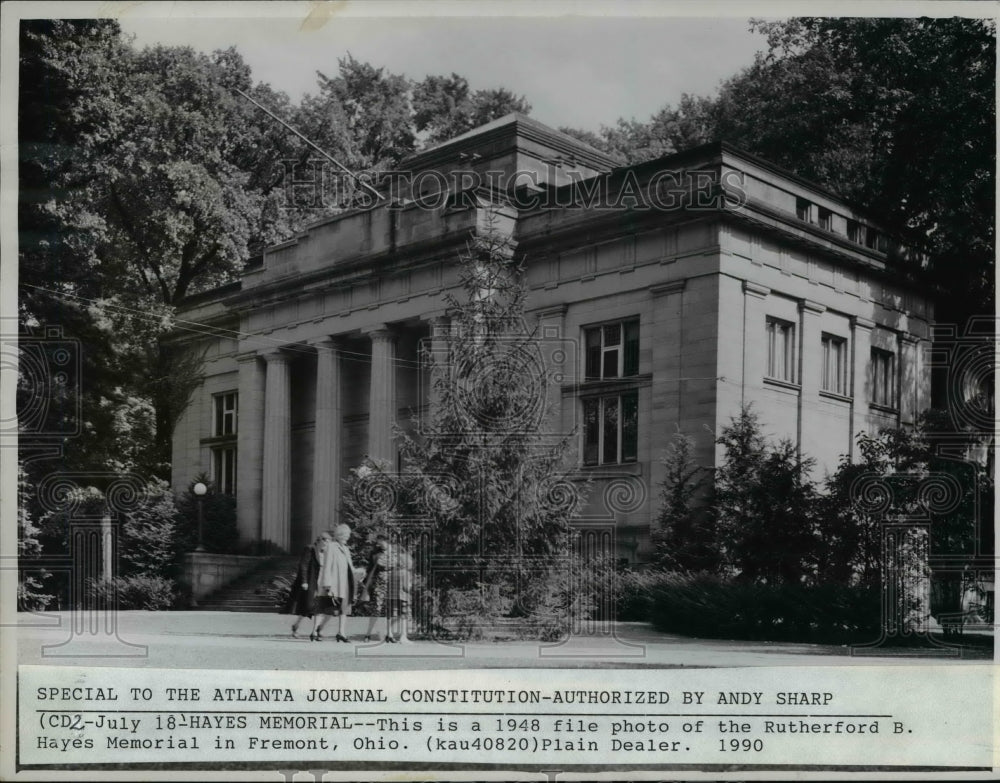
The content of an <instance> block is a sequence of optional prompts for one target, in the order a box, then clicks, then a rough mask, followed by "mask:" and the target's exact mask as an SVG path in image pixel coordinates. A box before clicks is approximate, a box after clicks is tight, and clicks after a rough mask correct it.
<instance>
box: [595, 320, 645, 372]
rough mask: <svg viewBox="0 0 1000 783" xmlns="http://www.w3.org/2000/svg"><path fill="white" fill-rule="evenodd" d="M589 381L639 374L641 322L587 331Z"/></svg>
mask: <svg viewBox="0 0 1000 783" xmlns="http://www.w3.org/2000/svg"><path fill="white" fill-rule="evenodd" d="M584 345H585V350H586V361H585V370H584V372H585V374H586V380H600V379H603V378H627V377H629V376H632V375H638V374H639V321H637V320H632V321H620V322H618V323H613V324H605V325H603V326H596V327H593V328H591V329H586V330H584Z"/></svg>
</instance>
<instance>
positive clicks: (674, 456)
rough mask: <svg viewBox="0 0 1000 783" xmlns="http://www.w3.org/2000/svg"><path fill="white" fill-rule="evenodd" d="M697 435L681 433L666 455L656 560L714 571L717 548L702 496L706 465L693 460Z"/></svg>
mask: <svg viewBox="0 0 1000 783" xmlns="http://www.w3.org/2000/svg"><path fill="white" fill-rule="evenodd" d="M694 446H695V442H694V439H693V438H691V437H690V436H688V435H683V434H681V433H678V434H676V435H675V436H674V439H673V442H672V443H671V444H670V446H668V447H667V452H666V454H665V455H664V456H663V460H662V462H663V467H664V469H665V475H664V477H663V482H662V484H661V485H660V510H659V513H658V515H657V519H656V524H655V526H654V532H653V546H654V551H655V553H656V554H655V563H656V565H657V566H658V567H659V568H662V569H666V570H681V571H709V572H712V571H715V570H717V568H718V564H719V557H718V554H719V553H718V548H717V545H716V541H715V531H714V530H713V528H712V525H711V522H712V519H711V516H710V515H709V514H708V513H707V509H706V508H704V503H703V502H699V501H702V500H704V498H703V497H702V495H703V494H704V493H703V490H704V489H705V488H706V487H705V483H706V478H707V476H706V473H705V469H704V468H702V467H701V466H700V465H698V464H697V463H696V462H694V460H693V458H692V452H693V451H694Z"/></svg>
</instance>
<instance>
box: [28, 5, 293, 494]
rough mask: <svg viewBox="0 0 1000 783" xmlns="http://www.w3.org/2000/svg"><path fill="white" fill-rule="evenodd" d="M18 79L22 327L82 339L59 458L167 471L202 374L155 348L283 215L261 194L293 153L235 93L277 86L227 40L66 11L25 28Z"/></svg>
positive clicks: (273, 185) (270, 189)
mask: <svg viewBox="0 0 1000 783" xmlns="http://www.w3.org/2000/svg"><path fill="white" fill-rule="evenodd" d="M21 83H22V86H23V89H22V95H21V107H22V109H23V111H22V115H21V117H20V126H19V132H20V138H21V147H20V149H21V153H22V158H21V167H20V168H21V172H22V175H23V176H22V180H21V182H22V191H21V194H20V197H21V202H22V205H23V207H24V208H23V209H22V211H21V215H20V228H21V248H20V251H21V252H20V260H21V286H22V287H21V293H22V299H21V310H20V315H21V325H22V330H23V331H30V330H32V329H39V328H41V327H43V326H53V325H59V326H62V327H63V330H64V334H66V336H67V337H70V338H73V339H77V340H80V341H81V342H82V343H83V344H85V345H86V346H87V350H86V351H84V352H83V353H82V355H81V361H82V363H83V367H82V372H81V374H80V375H81V377H84V378H86V379H87V382H86V384H81V383H77V386H76V388H77V390H78V394H79V395H80V397H79V399H78V400H77V399H74V400H71V402H72V403H73V404H74V407H75V404H76V403H77V402H79V403H80V409H81V411H82V412H83V418H82V420H81V421H80V422H79V425H80V426H79V430H80V432H81V435H80V437H79V438H77V439H75V440H74V441H72V442H69V443H67V449H66V450H67V452H68V453H67V454H66V455H65V460H66V461H65V462H64V467H71V466H72V465H73V464H74V462H75V461H76V460H80V461H81V462H85V463H89V464H90V466H91V467H93V466H99V467H100V468H101V469H102V470H119V471H121V470H131V469H135V468H138V469H140V470H141V471H142V472H146V473H153V474H159V475H165V474H166V472H167V470H168V468H167V466H168V463H169V448H170V446H169V443H170V435H171V432H172V429H173V423H174V421H175V419H176V416H177V414H178V413H179V409H180V407H181V406H182V404H183V403H184V402H186V397H187V394H188V393H189V391H190V388H191V386H192V383H193V382H195V381H196V375H195V374H193V370H192V366H193V365H192V362H191V357H186V356H181V355H178V354H176V353H174V352H171V351H168V350H167V349H166V348H165V347H163V346H161V345H160V343H159V337H160V336H161V335H162V334H163V333H164V332H165V331H167V330H169V329H170V327H171V325H172V317H173V308H174V306H175V305H176V304H177V303H178V302H179V301H180V300H182V299H183V298H184V297H185V296H186V295H187V294H189V293H192V292H195V291H198V290H203V289H205V288H209V287H212V286H215V285H218V284H219V283H222V282H228V281H229V280H231V279H233V277H235V276H236V275H237V274H238V272H239V271H240V270H241V269H242V267H243V264H244V263H245V261H246V260H247V258H248V256H249V254H250V252H251V250H252V249H253V248H256V247H259V246H260V244H261V243H263V242H270V241H274V240H275V239H278V238H281V236H283V233H282V232H283V231H286V230H288V229H289V228H290V226H289V225H288V224H287V221H285V222H283V221H282V219H281V216H280V214H278V213H277V211H276V210H272V214H271V218H273V219H268V213H267V212H266V210H265V206H269V205H270V206H273V197H274V196H275V194H276V193H277V190H276V189H277V187H278V185H279V184H280V183H281V178H282V175H283V171H282V170H281V167H280V166H276V165H275V164H276V162H279V161H280V159H281V157H282V156H283V155H288V154H291V150H290V148H287V147H282V146H281V145H280V144H279V143H278V142H279V139H278V137H277V136H276V135H275V131H274V128H273V125H274V123H273V122H272V121H271V120H269V119H266V118H264V117H263V116H262V115H261V114H260V113H259V111H258V110H257V109H256V108H254V107H252V106H251V105H249V104H248V103H246V102H245V101H244V100H243V99H242V98H240V97H239V96H238V95H236V93H235V92H234V90H235V89H243V90H244V91H253V92H256V93H257V95H258V97H261V96H267V97H269V98H276V95H275V94H274V93H273V92H272V91H270V90H269V88H267V87H266V86H265V85H258V86H257V87H254V86H253V85H252V81H251V78H250V72H249V68H248V67H247V66H246V64H245V63H243V61H242V59H241V58H240V57H239V55H238V54H237V53H236V52H235V51H234V50H228V51H223V52H216V53H215V54H213V55H211V56H209V55H202V54H196V53H195V52H193V51H192V50H190V49H186V48H169V47H154V48H150V49H146V50H144V51H142V52H136V51H135V50H134V49H132V48H131V47H130V46H128V44H127V42H125V41H124V40H123V39H122V38H121V34H120V30H119V28H118V26H117V25H116V24H113V23H103V22H92V21H76V20H73V21H63V20H59V21H55V22H49V21H42V22H37V23H36V22H30V23H26V24H24V25H22V62H21ZM273 102H274V103H277V104H279V105H280V104H281V101H280V100H277V99H276V100H274V101H273ZM285 103H287V99H285ZM262 121H263V124H262ZM53 239H54V240H55V241H53ZM137 368H140V369H138V370H137ZM74 380H79V379H74ZM137 412H138V413H139V414H140V415H139V416H137V415H136V413H137ZM126 454H131V457H130V459H122V456H123V455H126ZM104 455H108V456H107V457H105V456H104Z"/></svg>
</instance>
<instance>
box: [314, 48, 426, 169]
mask: <svg viewBox="0 0 1000 783" xmlns="http://www.w3.org/2000/svg"><path fill="white" fill-rule="evenodd" d="M337 62H338V66H339V68H338V73H337V75H336V76H334V77H330V76H327V75H326V74H324V73H322V72H321V71H317V72H316V73H317V77H318V79H319V95H317V96H309V97H307V98H306V99H305V100H303V103H302V112H301V117H302V119H303V121H304V124H305V128H304V130H305V132H306V135H307V136H309V138H310V139H312V140H313V141H315V142H316V143H318V144H319V145H320V146H321V147H323V148H324V149H331V148H332V149H333V150H337V149H341V150H342V151H343V153H344V154H345V156H346V160H342V161H341V162H342V163H344V164H345V165H346V166H347V167H348V168H349V169H351V170H352V171H380V170H383V169H386V168H389V167H391V166H392V165H394V164H395V163H397V162H398V161H399V160H400V159H401V158H402V157H403V156H404V155H406V154H408V153H410V152H412V151H413V149H414V134H413V126H412V120H411V110H410V98H409V91H410V84H409V81H408V80H407V79H406V77H404V76H402V75H401V74H393V73H388V72H386V70H385V69H384V68H376V67H375V66H373V65H370V64H369V63H363V62H360V61H358V60H356V59H354V57H353V56H352V55H350V54H348V55H347V57H343V58H341V59H340V60H338V61H337ZM334 156H335V157H336V153H335V152H334Z"/></svg>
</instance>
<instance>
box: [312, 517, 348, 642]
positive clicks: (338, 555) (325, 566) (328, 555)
mask: <svg viewBox="0 0 1000 783" xmlns="http://www.w3.org/2000/svg"><path fill="white" fill-rule="evenodd" d="M350 538H351V528H350V527H348V526H347V525H337V527H336V529H335V530H334V531H333V539H332V540H328V541H326V542H325V546H324V547H323V551H322V552H320V553H319V577H318V580H317V582H318V584H317V590H316V615H317V616H319V615H322V620H320V622H319V625H318V627H317V628H316V630H315V631H314V632H313V634H312V635H311V636H310V637H309V638H310V639H314V640H318V639H322V638H323V636H322V630H323V626H324V625H326V622H327V620H328V619H329V618H330V617H331V616H336V617H337V618H338V619H337V641H338V642H348V641H350V640H349V639H348V638H347V637H346V636H345V635H344V624H345V621H346V619H347V616H348V615H349V614H350V613H351V604H352V603H353V602H354V592H355V585H354V563H352V562H351V550H350V549H348V547H347V542H348V541H349V540H350Z"/></svg>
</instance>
